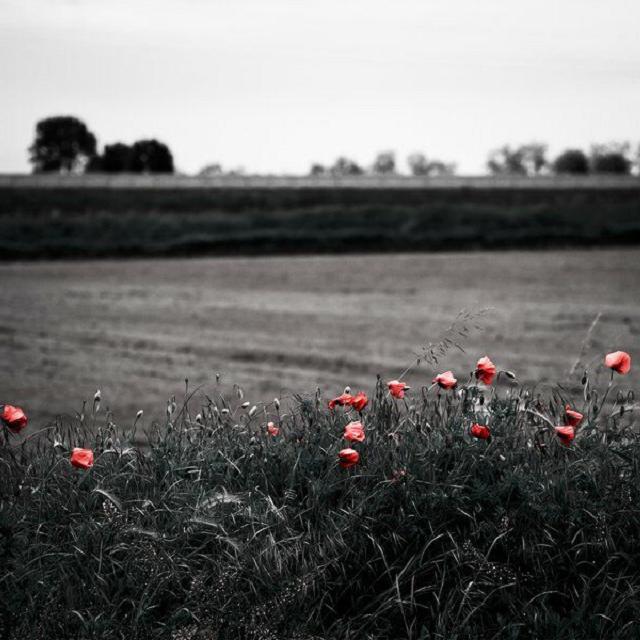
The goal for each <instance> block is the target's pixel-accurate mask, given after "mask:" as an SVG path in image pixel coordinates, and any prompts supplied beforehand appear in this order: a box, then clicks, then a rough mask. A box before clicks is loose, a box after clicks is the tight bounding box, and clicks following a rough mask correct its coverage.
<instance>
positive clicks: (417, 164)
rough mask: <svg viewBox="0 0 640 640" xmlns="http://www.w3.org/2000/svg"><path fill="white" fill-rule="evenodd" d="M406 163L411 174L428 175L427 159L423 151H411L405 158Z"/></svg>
mask: <svg viewBox="0 0 640 640" xmlns="http://www.w3.org/2000/svg"><path fill="white" fill-rule="evenodd" d="M407 164H408V165H409V170H410V171H411V175H414V176H427V175H429V161H428V160H427V156H425V155H424V153H418V152H416V153H412V154H411V155H410V156H409V157H408V158H407Z"/></svg>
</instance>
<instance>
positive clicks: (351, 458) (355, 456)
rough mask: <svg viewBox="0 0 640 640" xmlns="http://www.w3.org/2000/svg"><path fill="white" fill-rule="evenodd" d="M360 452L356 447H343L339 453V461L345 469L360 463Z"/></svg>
mask: <svg viewBox="0 0 640 640" xmlns="http://www.w3.org/2000/svg"><path fill="white" fill-rule="evenodd" d="M359 460H360V454H359V453H358V452H357V451H356V450H355V449H343V450H342V451H340V453H338V462H339V464H340V466H341V467H342V468H343V469H348V468H349V467H353V466H354V465H356V464H358V461H359Z"/></svg>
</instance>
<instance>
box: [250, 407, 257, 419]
mask: <svg viewBox="0 0 640 640" xmlns="http://www.w3.org/2000/svg"><path fill="white" fill-rule="evenodd" d="M257 410H258V407H256V405H255V404H254V405H253V407H251V409H249V417H250V418H251V417H252V416H253V415H254V414H255V412H256V411H257Z"/></svg>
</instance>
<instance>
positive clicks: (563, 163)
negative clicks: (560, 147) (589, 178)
mask: <svg viewBox="0 0 640 640" xmlns="http://www.w3.org/2000/svg"><path fill="white" fill-rule="evenodd" d="M553 171H554V173H557V174H572V175H585V174H587V173H589V159H588V158H587V156H586V155H585V153H584V151H582V150H580V149H567V150H566V151H564V152H562V153H561V154H560V155H559V156H558V157H557V158H556V159H555V160H554V161H553Z"/></svg>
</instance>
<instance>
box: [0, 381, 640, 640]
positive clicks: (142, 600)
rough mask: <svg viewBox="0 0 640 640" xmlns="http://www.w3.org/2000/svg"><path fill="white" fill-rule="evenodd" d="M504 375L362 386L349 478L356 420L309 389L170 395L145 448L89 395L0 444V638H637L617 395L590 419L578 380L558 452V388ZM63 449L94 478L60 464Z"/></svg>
mask: <svg viewBox="0 0 640 640" xmlns="http://www.w3.org/2000/svg"><path fill="white" fill-rule="evenodd" d="M460 377H461V376H460ZM503 380H504V382H505V384H503V385H501V386H499V387H498V388H497V389H495V388H492V389H493V390H486V389H484V388H480V387H477V386H475V384H473V383H472V382H470V383H469V384H468V385H467V386H466V387H465V388H464V389H463V390H461V391H460V392H458V393H456V392H437V391H436V390H434V389H431V390H428V389H427V387H422V388H420V387H417V388H416V387H415V385H414V390H413V391H412V392H410V393H411V394H413V395H412V396H411V397H408V398H407V399H405V400H404V401H396V400H394V399H392V398H390V397H389V396H388V393H387V389H386V386H385V385H384V384H382V383H381V382H380V381H378V384H377V386H376V388H375V390H374V392H373V394H372V398H371V400H370V404H369V406H368V407H367V408H366V409H365V410H364V412H363V414H362V415H361V416H359V418H360V419H361V421H362V422H363V423H364V425H365V431H366V440H365V442H363V443H355V444H352V445H351V446H354V447H355V448H357V449H358V450H359V453H360V463H359V464H358V465H357V466H356V467H354V468H352V469H350V470H343V469H340V468H339V467H338V466H337V464H336V457H337V453H338V451H339V450H340V449H341V448H342V447H343V446H344V445H343V444H342V442H343V441H342V440H341V434H342V431H343V427H344V425H345V424H346V423H347V422H348V421H349V420H350V419H353V417H354V415H353V414H352V415H349V414H348V413H347V412H346V411H345V410H344V409H342V408H340V409H336V410H335V411H333V412H330V411H328V410H326V408H325V407H326V402H325V401H324V400H322V399H321V398H320V396H319V394H316V395H315V396H312V397H302V396H296V397H295V398H294V399H292V400H291V401H290V403H291V405H290V407H289V408H285V406H284V405H283V406H282V407H280V403H279V402H277V403H276V402H274V403H270V404H266V405H259V406H258V407H256V408H253V407H251V408H249V407H250V404H249V403H246V402H243V398H241V397H235V398H233V399H232V398H231V397H229V396H227V395H225V392H224V390H223V388H222V387H217V388H216V389H215V390H214V392H213V393H209V395H204V394H203V395H202V396H201V397H200V396H197V395H196V394H193V393H188V394H186V396H185V402H184V404H183V406H182V407H177V406H176V403H175V401H172V402H170V403H169V404H168V408H167V420H166V423H165V424H163V425H154V426H153V427H152V428H151V429H150V431H149V433H148V446H147V447H146V448H144V449H137V448H134V447H132V446H130V444H129V441H131V440H133V439H134V438H135V437H136V435H135V427H134V431H133V432H132V430H131V428H130V427H127V426H126V425H122V428H118V427H117V426H116V425H114V424H113V422H112V420H111V416H109V415H107V416H106V417H105V419H104V420H103V421H102V422H101V421H100V420H98V418H99V416H100V415H101V414H99V413H98V409H99V407H98V406H96V404H95V403H94V406H93V410H92V411H86V412H85V411H83V413H82V414H81V415H80V416H78V418H76V419H73V420H71V419H63V418H61V419H59V420H57V421H56V423H55V424H53V425H51V426H50V427H48V428H47V429H44V430H43V431H41V432H39V433H37V434H33V435H32V436H31V438H30V439H28V440H27V441H26V442H25V443H23V444H21V445H19V444H15V443H13V442H6V443H5V444H4V446H2V445H0V469H1V470H2V471H1V473H0V564H1V566H2V567H3V575H2V578H1V580H0V601H2V603H3V608H2V613H1V614H0V616H1V618H0V624H1V625H3V626H2V630H1V631H0V635H2V637H6V638H9V639H11V640H14V639H17V638H21V639H23V638H24V639H27V640H28V639H29V638H41V637H83V638H90V637H94V638H107V639H110V638H114V639H115V638H122V637H127V638H133V639H143V638H156V637H158V638H175V639H177V638H210V639H212V640H213V639H215V640H231V639H234V640H236V639H237V640H240V639H251V638H254V639H258V638H265V639H266V638H273V639H285V640H286V639H291V640H294V639H297V640H312V639H320V638H332V639H340V638H350V639H361V638H362V639H369V640H377V639H380V640H382V639H396V638H397V639H400V638H409V639H416V640H422V639H426V638H429V639H439V640H444V639H447V640H454V639H463V638H473V639H478V640H479V639H481V638H482V639H484V638H505V639H506V638H509V639H516V638H517V639H534V638H557V639H567V640H568V639H576V640H577V639H578V638H581V639H582V638H591V639H597V638H613V639H618V640H622V639H626V638H629V639H630V638H637V637H638V633H639V632H640V626H639V625H640V618H639V614H638V611H640V557H639V556H638V553H637V547H638V544H639V543H640V507H639V506H638V505H639V504H640V502H639V501H640V478H639V470H638V456H639V454H640V438H639V436H638V433H637V430H635V429H634V425H633V421H632V411H631V404H632V398H630V397H627V396H626V395H625V394H622V393H619V394H618V395H617V397H615V404H614V405H606V406H607V407H608V409H607V411H606V412H603V411H602V407H603V406H605V404H604V402H603V401H602V400H601V399H599V398H601V396H599V395H598V393H597V390H596V389H594V388H593V387H592V381H591V376H585V379H584V381H583V383H584V396H583V400H581V402H580V404H579V405H578V407H579V408H580V409H581V410H582V411H583V413H584V414H585V421H584V423H583V425H582V426H581V427H580V429H579V432H578V436H577V437H576V439H575V441H574V442H573V444H572V446H570V447H567V446H563V445H562V444H561V443H560V442H559V441H558V439H557V438H556V437H555V436H554V435H553V429H552V428H551V425H553V424H561V423H562V420H563V412H564V406H565V403H566V402H567V401H568V400H569V399H568V398H566V397H564V393H563V392H562V390H561V389H556V390H554V391H553V392H551V393H550V394H549V395H548V396H542V395H541V394H540V393H538V392H536V391H535V390H529V389H524V388H520V387H518V386H517V385H515V383H513V382H511V381H507V380H506V379H505V378H504V377H503ZM237 396H241V393H238V394H237ZM611 397H614V391H613V390H612V391H611ZM268 420H270V421H273V422H274V423H275V424H276V425H278V426H279V427H280V431H279V435H278V436H275V437H274V436H270V435H269V434H268V432H267V430H266V424H267V421H268ZM135 422H136V425H135V426H139V422H138V418H136V421H135ZM471 422H483V423H486V424H489V425H490V427H491V431H492V434H493V437H492V439H491V440H489V441H475V440H473V439H472V438H471V437H470V436H469V433H468V429H469V425H470V423H471ZM94 425H99V426H97V428H95V429H94V431H95V435H94V436H91V435H89V434H90V432H91V431H92V427H93V426H94ZM76 446H85V447H86V446H90V447H91V448H93V449H94V451H95V454H96V459H95V466H94V467H93V468H92V469H91V470H89V471H80V470H78V469H74V468H72V467H71V466H70V464H69V459H68V458H69V451H70V450H71V449H72V448H73V447H76Z"/></svg>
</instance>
